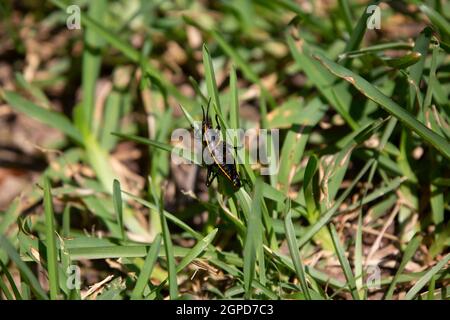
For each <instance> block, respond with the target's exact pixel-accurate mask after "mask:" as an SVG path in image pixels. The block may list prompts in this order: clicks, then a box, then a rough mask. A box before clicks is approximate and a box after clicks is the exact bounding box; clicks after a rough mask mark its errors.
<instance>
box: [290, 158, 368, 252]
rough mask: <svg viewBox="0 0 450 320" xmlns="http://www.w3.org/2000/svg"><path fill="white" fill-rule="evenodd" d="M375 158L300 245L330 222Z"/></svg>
mask: <svg viewBox="0 0 450 320" xmlns="http://www.w3.org/2000/svg"><path fill="white" fill-rule="evenodd" d="M373 161H374V160H373V159H371V160H369V161H368V162H367V163H366V164H365V166H364V167H363V168H362V169H361V171H360V172H359V174H358V175H357V176H356V177H355V179H354V180H353V181H352V183H351V185H350V186H349V187H348V188H347V189H346V190H345V191H344V192H343V193H342V195H341V196H340V197H339V198H338V199H337V200H336V203H335V204H334V205H333V206H332V207H331V209H329V210H328V211H327V212H325V213H324V214H323V215H321V216H320V218H319V219H318V220H317V222H316V223H315V224H313V225H312V226H311V227H310V228H308V230H307V231H306V232H305V234H304V235H303V236H302V237H301V238H300V239H299V240H298V245H299V247H302V246H303V245H305V244H306V243H307V242H308V241H309V240H311V238H312V237H313V236H314V235H315V234H316V233H317V232H318V231H319V230H320V229H322V227H323V226H325V225H326V224H328V223H329V222H330V221H331V219H332V218H333V216H334V215H335V214H336V212H337V209H338V208H339V206H340V205H341V204H342V202H343V201H344V200H345V199H346V198H347V197H348V196H349V195H350V193H351V191H352V190H353V188H354V187H355V186H356V184H357V183H358V181H359V180H361V178H362V177H363V175H364V174H365V173H366V172H367V170H369V168H370V166H371V165H372V163H373Z"/></svg>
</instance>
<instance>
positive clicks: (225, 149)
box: [202, 99, 241, 189]
mask: <svg viewBox="0 0 450 320" xmlns="http://www.w3.org/2000/svg"><path fill="white" fill-rule="evenodd" d="M210 102H211V99H210V100H209V101H208V106H207V108H206V114H205V109H204V108H203V105H202V112H203V120H202V143H203V148H204V150H206V152H205V153H204V155H206V156H208V157H210V159H209V161H208V163H209V164H206V168H207V170H208V173H207V178H206V186H207V187H209V186H210V185H211V183H212V182H213V181H214V179H215V178H217V176H218V175H219V174H220V175H222V176H223V177H224V178H225V179H226V180H228V181H229V182H231V184H232V185H233V187H234V188H235V189H239V188H240V187H241V179H240V177H239V174H238V172H237V170H236V163H235V161H234V158H233V156H232V153H231V152H230V149H229V146H228V145H227V143H226V142H224V141H222V139H221V138H220V125H219V121H218V117H217V114H216V122H217V127H216V129H213V127H212V122H211V118H210V117H209V106H210ZM227 160H228V161H227ZM230 160H231V161H230ZM229 162H231V163H229Z"/></svg>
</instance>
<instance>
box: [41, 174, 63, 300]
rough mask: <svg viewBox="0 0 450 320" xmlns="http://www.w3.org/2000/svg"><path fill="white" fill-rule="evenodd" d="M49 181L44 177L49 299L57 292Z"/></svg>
mask: <svg viewBox="0 0 450 320" xmlns="http://www.w3.org/2000/svg"><path fill="white" fill-rule="evenodd" d="M50 188H51V187H50V181H49V180H48V178H47V177H45V178H44V212H45V244H46V248H47V270H48V281H49V286H50V299H52V300H56V299H57V298H58V294H59V279H58V252H57V251H56V236H55V233H56V230H55V221H54V213H53V203H52V201H53V199H52V193H51V189H50Z"/></svg>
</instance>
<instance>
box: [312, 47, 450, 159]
mask: <svg viewBox="0 0 450 320" xmlns="http://www.w3.org/2000/svg"><path fill="white" fill-rule="evenodd" d="M314 57H315V58H316V59H317V60H319V61H320V62H321V63H322V65H324V66H325V67H326V68H327V69H328V70H329V71H330V72H331V73H333V74H334V75H336V76H337V77H339V78H342V79H344V80H346V81H348V82H350V83H351V84H352V85H353V86H354V87H355V88H356V89H358V90H359V91H360V92H361V93H362V94H363V95H365V96H366V97H367V98H369V99H370V100H373V101H375V102H376V103H378V104H379V105H380V106H381V107H382V108H383V109H384V110H386V111H387V112H389V113H390V114H392V115H393V116H394V117H396V118H397V119H398V120H400V122H402V123H403V124H404V125H405V126H407V127H408V128H410V129H411V130H412V131H414V132H415V133H417V134H418V135H419V136H420V137H422V138H423V139H424V140H425V141H426V142H428V143H429V144H431V145H432V146H434V147H435V148H436V149H437V150H438V151H440V152H441V153H442V154H443V155H444V156H445V157H447V158H448V159H450V143H449V142H447V141H446V140H445V139H444V138H443V137H441V136H440V135H438V134H436V133H435V132H434V131H431V130H430V129H428V128H427V127H426V126H424V125H423V124H422V123H420V122H419V121H417V120H416V118H414V117H413V116H412V115H411V114H410V113H409V112H407V111H406V110H405V109H404V108H402V107H400V106H399V105H398V104H397V103H395V102H394V101H393V100H391V99H390V98H389V97H387V96H385V95H384V94H383V93H382V92H381V91H380V90H378V89H377V88H376V87H374V86H373V85H372V84H370V83H369V82H368V81H367V80H365V79H364V78H362V77H361V76H359V75H357V74H355V73H354V72H352V71H350V70H349V69H347V68H344V67H342V66H340V65H338V64H337V63H335V62H333V61H331V60H330V59H328V58H327V57H326V56H325V55H323V54H321V53H317V54H315V55H314Z"/></svg>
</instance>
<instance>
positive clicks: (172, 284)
mask: <svg viewBox="0 0 450 320" xmlns="http://www.w3.org/2000/svg"><path fill="white" fill-rule="evenodd" d="M163 195H164V193H163V192H161V197H160V200H159V216H160V219H161V226H162V232H163V238H164V250H165V252H166V261H167V269H168V270H167V272H168V273H169V294H170V299H171V300H175V299H177V298H178V283H177V270H176V266H175V256H174V253H173V245H172V240H171V239H170V230H169V226H168V225H167V220H166V216H165V215H164V209H163V199H164V198H163Z"/></svg>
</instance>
